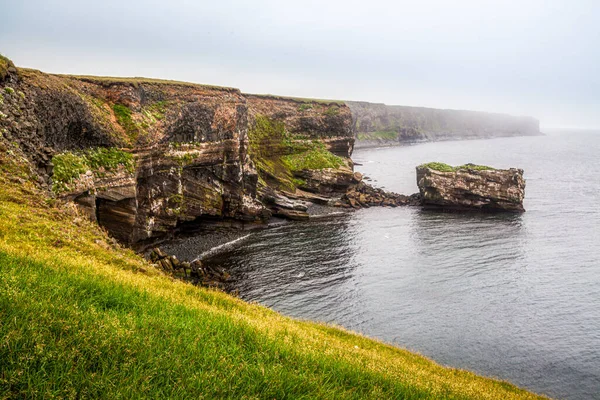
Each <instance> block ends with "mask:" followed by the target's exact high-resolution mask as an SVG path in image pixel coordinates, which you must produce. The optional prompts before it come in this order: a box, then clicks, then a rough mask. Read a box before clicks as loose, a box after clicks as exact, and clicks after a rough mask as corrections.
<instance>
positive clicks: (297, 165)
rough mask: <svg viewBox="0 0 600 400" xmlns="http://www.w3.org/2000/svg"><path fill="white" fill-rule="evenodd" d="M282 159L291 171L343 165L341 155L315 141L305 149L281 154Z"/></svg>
mask: <svg viewBox="0 0 600 400" xmlns="http://www.w3.org/2000/svg"><path fill="white" fill-rule="evenodd" d="M282 161H283V163H284V164H285V165H286V166H287V167H288V168H289V169H290V170H291V171H302V170H307V169H324V168H339V167H341V166H342V165H344V160H343V159H342V158H341V157H338V156H336V155H335V154H333V153H331V152H330V151H328V150H327V149H326V148H325V145H324V144H323V143H321V142H317V141H315V142H311V143H310V148H309V149H308V150H306V151H303V152H300V153H296V154H289V155H286V156H283V157H282Z"/></svg>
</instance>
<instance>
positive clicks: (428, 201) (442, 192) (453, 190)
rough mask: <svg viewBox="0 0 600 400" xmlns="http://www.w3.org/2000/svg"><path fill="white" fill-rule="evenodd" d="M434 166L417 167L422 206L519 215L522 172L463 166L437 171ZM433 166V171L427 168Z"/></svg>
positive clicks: (522, 191)
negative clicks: (507, 212)
mask: <svg viewBox="0 0 600 400" xmlns="http://www.w3.org/2000/svg"><path fill="white" fill-rule="evenodd" d="M436 164H438V163H432V164H424V165H421V166H418V167H417V184H418V186H419V191H420V193H421V197H422V204H423V205H424V206H427V207H432V208H441V209H449V210H468V209H473V210H482V211H510V212H523V211H525V209H524V208H523V199H524V197H525V180H524V179H523V170H522V169H516V168H510V169H493V168H489V167H481V166H476V165H473V164H467V165H464V166H461V167H457V168H453V167H450V166H446V165H443V166H444V167H446V168H442V169H443V170H442V171H440V170H438V169H439V168H436V166H435V165H436ZM432 165H433V168H432V167H431V166H432Z"/></svg>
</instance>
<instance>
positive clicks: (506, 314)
mask: <svg viewBox="0 0 600 400" xmlns="http://www.w3.org/2000/svg"><path fill="white" fill-rule="evenodd" d="M353 159H354V161H355V162H356V163H357V164H359V165H357V166H356V170H358V171H360V172H362V173H363V174H364V175H365V176H366V177H367V178H368V179H369V181H368V182H369V183H371V184H372V185H374V186H378V187H382V188H385V189H386V190H389V191H394V192H397V193H403V194H411V193H414V192H417V191H418V189H417V184H416V178H415V166H417V165H419V164H422V163H425V162H430V161H440V162H445V163H448V164H454V165H459V164H465V163H469V162H471V163H475V164H485V165H490V166H493V167H497V168H509V167H516V168H522V169H523V170H524V171H525V174H524V176H525V179H526V190H525V202H524V206H525V209H526V212H525V213H523V214H480V213H442V212H435V211H425V210H421V209H420V208H418V207H399V208H381V207H372V208H368V209H362V210H359V211H357V212H354V213H350V214H348V215H344V216H339V217H336V218H324V219H316V220H313V221H307V222H295V223H287V224H282V225H280V226H275V227H272V228H269V229H264V230H257V231H251V232H249V233H247V234H245V235H244V236H243V237H242V239H241V240H236V242H235V244H234V245H232V246H229V247H227V249H225V251H220V252H214V255H211V256H210V257H207V258H205V259H204V262H205V263H209V264H211V265H213V266H216V267H221V268H225V269H227V270H228V271H229V272H230V274H231V276H232V282H231V284H232V286H233V287H234V288H235V289H237V290H238V291H239V295H240V297H241V298H243V299H245V300H248V301H253V302H258V303H260V304H264V305H265V306H268V307H271V308H273V309H275V310H277V311H279V312H281V313H283V314H286V315H289V316H292V317H296V318H301V319H308V320H316V321H323V322H326V323H331V324H335V325H339V326H343V327H345V328H347V329H351V330H354V331H357V332H360V333H362V334H365V335H368V336H371V337H374V338H377V339H379V340H383V341H385V342H387V343H391V344H394V345H396V346H399V347H402V348H406V349H408V350H411V351H414V352H418V353H420V354H422V355H424V356H426V357H428V358H430V359H432V360H434V361H435V362H437V363H439V364H442V365H446V366H450V367H455V368H462V369H467V370H471V371H473V372H476V373H478V374H482V375H485V376H489V377H495V378H498V379H503V380H508V381H510V382H512V383H514V384H516V385H518V386H521V387H523V388H526V389H529V390H531V391H534V392H536V393H539V394H545V395H548V396H551V397H556V398H564V399H600V132H594V131H579V130H556V131H551V132H548V133H547V134H546V135H545V136H534V137H512V138H497V139H487V140H465V141H446V142H435V143H424V144H417V145H407V146H401V147H387V148H372V149H360V150H357V151H355V153H354V154H353Z"/></svg>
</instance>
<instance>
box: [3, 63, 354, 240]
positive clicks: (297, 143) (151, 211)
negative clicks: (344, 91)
mask: <svg viewBox="0 0 600 400" xmlns="http://www.w3.org/2000/svg"><path fill="white" fill-rule="evenodd" d="M0 84H1V87H2V88H3V89H4V91H3V93H2V96H3V97H2V102H1V103H0V112H2V114H0V117H1V118H0V129H2V134H3V136H4V137H5V138H6V139H8V140H11V141H15V142H17V143H19V145H20V146H21V148H22V149H23V150H24V152H25V154H27V155H28V157H30V159H31V161H32V162H33V164H34V165H35V166H36V168H37V170H36V171H35V173H36V174H37V176H38V180H39V182H40V185H41V186H43V187H45V188H47V189H48V190H53V191H54V192H55V193H56V195H57V196H58V197H59V198H62V199H67V200H72V201H74V202H75V203H76V204H77V205H78V206H79V207H80V208H81V209H82V210H83V211H84V212H85V213H86V214H87V215H89V217H90V218H91V219H93V220H96V221H97V222H98V223H99V224H100V225H102V226H103V227H105V228H106V229H107V230H108V231H109V232H110V233H111V234H112V235H113V236H115V237H117V238H118V239H120V240H122V241H124V242H126V243H141V244H143V243H146V242H152V241H155V240H156V239H159V238H161V237H164V236H167V235H169V234H170V233H172V232H174V231H176V230H178V229H180V228H181V227H185V226H186V225H187V224H193V223H200V222H201V221H202V220H203V219H215V218H217V219H232V220H238V221H244V222H260V221H262V220H265V219H266V218H268V217H269V216H270V215H271V210H270V209H269V207H268V206H267V205H266V204H264V202H263V201H261V200H262V193H263V192H264V191H265V190H266V188H270V187H274V188H275V189H276V190H281V189H284V188H285V189H287V190H289V191H292V192H293V191H294V190H295V189H296V187H298V186H301V185H303V184H306V182H305V181H304V180H301V179H296V178H294V176H295V175H294V174H295V173H296V172H300V171H306V170H310V168H311V165H304V164H306V162H305V161H306V160H304V158H303V157H304V156H305V155H306V154H308V155H309V156H311V157H312V156H313V155H315V154H316V155H318V156H324V157H325V158H327V160H326V161H327V162H326V163H325V164H321V165H316V166H315V168H317V169H322V168H325V167H331V166H333V167H334V168H332V169H337V168H338V167H339V168H341V167H343V168H345V169H349V170H350V171H351V162H350V159H349V156H350V154H351V152H352V146H353V142H354V138H353V132H352V118H351V115H350V110H349V109H348V107H347V106H345V105H344V104H338V103H331V104H330V103H321V102H317V101H311V100H298V99H285V98H279V97H274V96H253V95H244V94H242V93H241V92H240V91H239V90H237V89H232V88H221V87H212V86H204V85H194V84H188V83H180V82H172V81H158V80H151V79H137V78H131V79H120V78H99V77H74V76H59V75H49V74H44V73H42V72H39V71H34V70H26V69H18V70H17V69H16V68H14V67H13V68H12V69H11V71H9V72H7V73H6V74H4V75H3V77H2V82H0ZM265 129H266V131H265ZM269 129H274V131H270V130H269ZM275 131H276V132H275ZM274 132H275V133H277V134H279V136H278V135H277V134H275V135H272V134H273V133H274ZM252 133H254V139H252V137H253V136H252ZM260 135H262V136H260ZM256 136H258V138H257V137H256ZM98 149H105V151H100V150H98ZM328 150H331V152H330V151H328ZM336 154H337V155H336ZM330 158H331V159H330ZM331 160H333V161H335V163H333V164H332V165H329V164H331V162H332V161H331ZM309 161H313V159H312V158H310V159H309ZM303 163H304V164H303ZM328 163H329V164H328ZM309 164H310V163H309ZM257 165H258V168H257ZM273 168H274V169H276V170H277V171H273V170H272V169H273ZM271 173H272V174H271ZM350 174H351V172H350ZM270 175H273V177H274V178H275V179H273V180H270V179H269V177H270Z"/></svg>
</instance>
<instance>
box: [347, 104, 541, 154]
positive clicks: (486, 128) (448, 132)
mask: <svg viewBox="0 0 600 400" xmlns="http://www.w3.org/2000/svg"><path fill="white" fill-rule="evenodd" d="M346 104H347V105H348V107H350V110H351V111H352V121H353V126H354V130H355V134H356V139H357V141H356V147H368V146H376V145H391V144H400V143H416V142H427V141H441V140H458V139H485V138H494V137H505V136H535V135H541V133H540V122H539V121H538V120H537V119H535V118H532V117H524V116H512V115H506V114H497V113H486V112H479V111H464V110H442V109H435V108H425V107H408V106H388V105H385V104H383V103H367V102H362V101H348V102H346Z"/></svg>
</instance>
